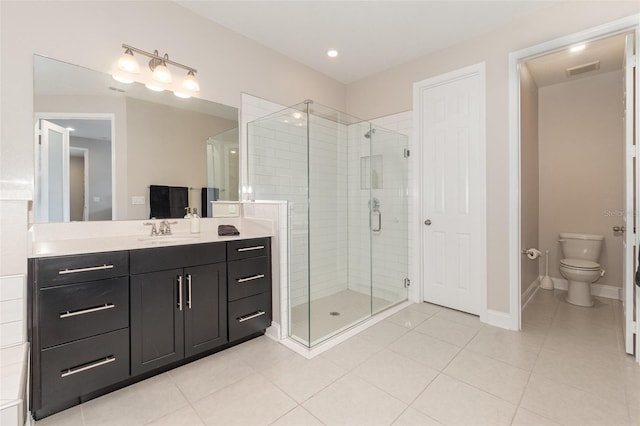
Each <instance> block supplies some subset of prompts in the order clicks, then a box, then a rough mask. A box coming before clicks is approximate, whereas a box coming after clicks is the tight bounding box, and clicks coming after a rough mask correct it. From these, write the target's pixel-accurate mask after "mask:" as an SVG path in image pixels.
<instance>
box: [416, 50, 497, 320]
mask: <svg viewBox="0 0 640 426" xmlns="http://www.w3.org/2000/svg"><path fill="white" fill-rule="evenodd" d="M485 70H486V63H485V62H479V63H476V64H473V65H470V66H467V67H464V68H459V69H457V70H454V71H450V72H447V73H444V74H440V75H437V76H434V77H431V78H428V79H425V80H421V81H418V82H415V83H413V135H412V139H413V143H412V149H414V150H415V151H416V157H417V160H418V164H419V166H418V167H416V168H414V176H413V178H414V179H415V180H414V182H417V185H416V187H417V191H416V197H415V204H414V206H415V209H416V211H417V212H419V217H418V218H417V219H418V220H416V222H415V228H413V229H419V230H420V231H419V232H418V233H417V234H416V235H417V241H416V244H417V246H418V247H417V250H415V253H416V256H415V262H414V263H415V265H418V267H417V271H416V272H418V274H417V276H418V277H420V282H419V284H418V285H417V286H412V287H413V288H415V287H418V289H417V291H416V290H414V292H412V295H410V300H412V301H414V302H418V303H421V302H422V301H424V293H425V292H424V282H425V280H424V274H425V267H424V262H423V259H424V232H423V230H422V226H420V224H421V223H422V221H423V220H424V218H425V212H424V211H423V208H424V203H423V201H424V200H423V191H424V188H423V187H422V185H423V178H424V167H423V161H422V160H423V157H422V154H423V152H422V151H423V150H422V143H421V141H422V134H421V133H422V132H421V126H420V123H421V117H420V92H421V91H423V90H425V89H428V88H429V87H435V86H440V85H443V84H447V83H451V82H455V81H457V80H461V79H464V78H467V77H471V76H474V75H477V76H479V77H480V87H479V92H478V100H479V103H480V105H479V113H480V135H479V137H478V142H479V143H480V160H479V164H480V170H479V174H480V175H481V176H483V179H482V184H481V185H480V194H479V199H480V204H481V205H480V206H479V207H478V212H479V217H478V218H476V225H477V226H476V227H477V229H476V230H475V231H476V232H477V234H478V237H479V238H480V243H479V244H480V245H481V246H482V247H487V171H486V157H487V156H486V152H487V149H486V145H487V136H486V133H487V132H486V127H487V126H486V116H487V114H486V109H487V103H486V71H485ZM477 260H478V264H477V265H478V268H479V269H480V271H479V274H478V275H479V278H478V280H477V283H478V285H479V289H478V295H479V297H480V299H481V302H480V303H479V306H478V312H479V314H480V321H482V322H486V323H490V324H494V325H499V324H500V323H501V321H500V319H497V318H493V316H491V315H489V314H490V313H489V310H488V308H487V252H486V250H483V251H482V252H481V253H479V254H478V256H477ZM416 293H417V294H416ZM412 296H413V297H412ZM416 296H418V297H419V298H418V300H416V299H415V297H416ZM499 326H501V325H499Z"/></svg>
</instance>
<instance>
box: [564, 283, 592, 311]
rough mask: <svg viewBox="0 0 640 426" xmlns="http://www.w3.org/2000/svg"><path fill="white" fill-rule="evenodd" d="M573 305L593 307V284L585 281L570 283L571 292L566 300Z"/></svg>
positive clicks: (569, 291)
mask: <svg viewBox="0 0 640 426" xmlns="http://www.w3.org/2000/svg"><path fill="white" fill-rule="evenodd" d="M565 300H566V301H567V303H571V304H572V305H577V306H584V307H587V308H590V307H592V306H593V297H591V283H588V282H584V281H569V290H568V292H567V297H566V299H565Z"/></svg>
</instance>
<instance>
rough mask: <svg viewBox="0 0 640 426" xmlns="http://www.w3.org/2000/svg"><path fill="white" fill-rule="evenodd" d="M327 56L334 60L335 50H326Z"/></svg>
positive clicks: (336, 54) (336, 52)
mask: <svg viewBox="0 0 640 426" xmlns="http://www.w3.org/2000/svg"><path fill="white" fill-rule="evenodd" d="M327 56H328V57H330V58H335V57H336V56H338V51H337V50H336V49H329V50H327Z"/></svg>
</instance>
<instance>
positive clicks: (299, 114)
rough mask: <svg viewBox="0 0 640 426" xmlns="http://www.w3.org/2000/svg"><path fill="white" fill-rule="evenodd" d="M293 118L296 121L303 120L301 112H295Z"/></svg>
mask: <svg viewBox="0 0 640 426" xmlns="http://www.w3.org/2000/svg"><path fill="white" fill-rule="evenodd" d="M293 118H295V119H296V120H299V119H300V118H302V114H301V113H299V112H294V113H293Z"/></svg>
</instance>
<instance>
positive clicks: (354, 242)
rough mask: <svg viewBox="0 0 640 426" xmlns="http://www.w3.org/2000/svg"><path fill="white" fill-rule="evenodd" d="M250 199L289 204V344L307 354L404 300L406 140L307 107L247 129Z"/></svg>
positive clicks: (310, 105)
mask: <svg viewBox="0 0 640 426" xmlns="http://www.w3.org/2000/svg"><path fill="white" fill-rule="evenodd" d="M247 134H248V146H247V172H248V184H249V185H250V186H251V188H252V191H253V194H254V197H255V199H256V200H286V201H287V202H288V221H289V224H288V251H289V253H288V260H289V262H288V264H289V270H288V271H287V272H288V289H287V293H288V307H287V314H288V315H286V317H287V318H288V324H287V326H288V335H289V337H290V338H291V339H293V340H295V341H297V342H299V343H301V344H303V345H305V346H306V347H309V348H311V347H314V346H315V345H317V344H319V343H322V342H324V341H325V340H327V339H329V338H331V337H333V336H335V335H336V334H338V333H340V332H342V331H344V330H347V329H349V328H351V327H353V326H354V325H357V324H359V323H361V322H363V321H365V320H367V319H368V318H370V317H371V316H373V315H375V314H376V313H378V312H380V311H382V310H385V309H388V308H389V307H391V306H394V305H396V304H398V303H401V302H403V301H405V300H407V282H406V278H407V277H408V259H409V256H408V172H407V170H408V167H407V166H408V164H407V163H408V160H407V156H408V154H407V136H405V135H403V134H400V133H398V132H394V131H390V130H386V129H384V128H382V127H379V126H374V125H373V124H372V123H370V122H368V121H363V120H360V119H357V118H355V117H351V116H349V115H346V114H344V113H341V112H338V111H335V110H333V109H331V108H328V107H324V106H322V105H318V104H314V103H312V102H311V101H305V102H304V103H301V104H299V105H295V106H292V107H289V108H286V109H284V110H282V111H280V112H277V113H274V114H271V115H269V116H266V117H263V118H261V119H258V120H256V121H253V122H251V123H249V124H248V129H247Z"/></svg>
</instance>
